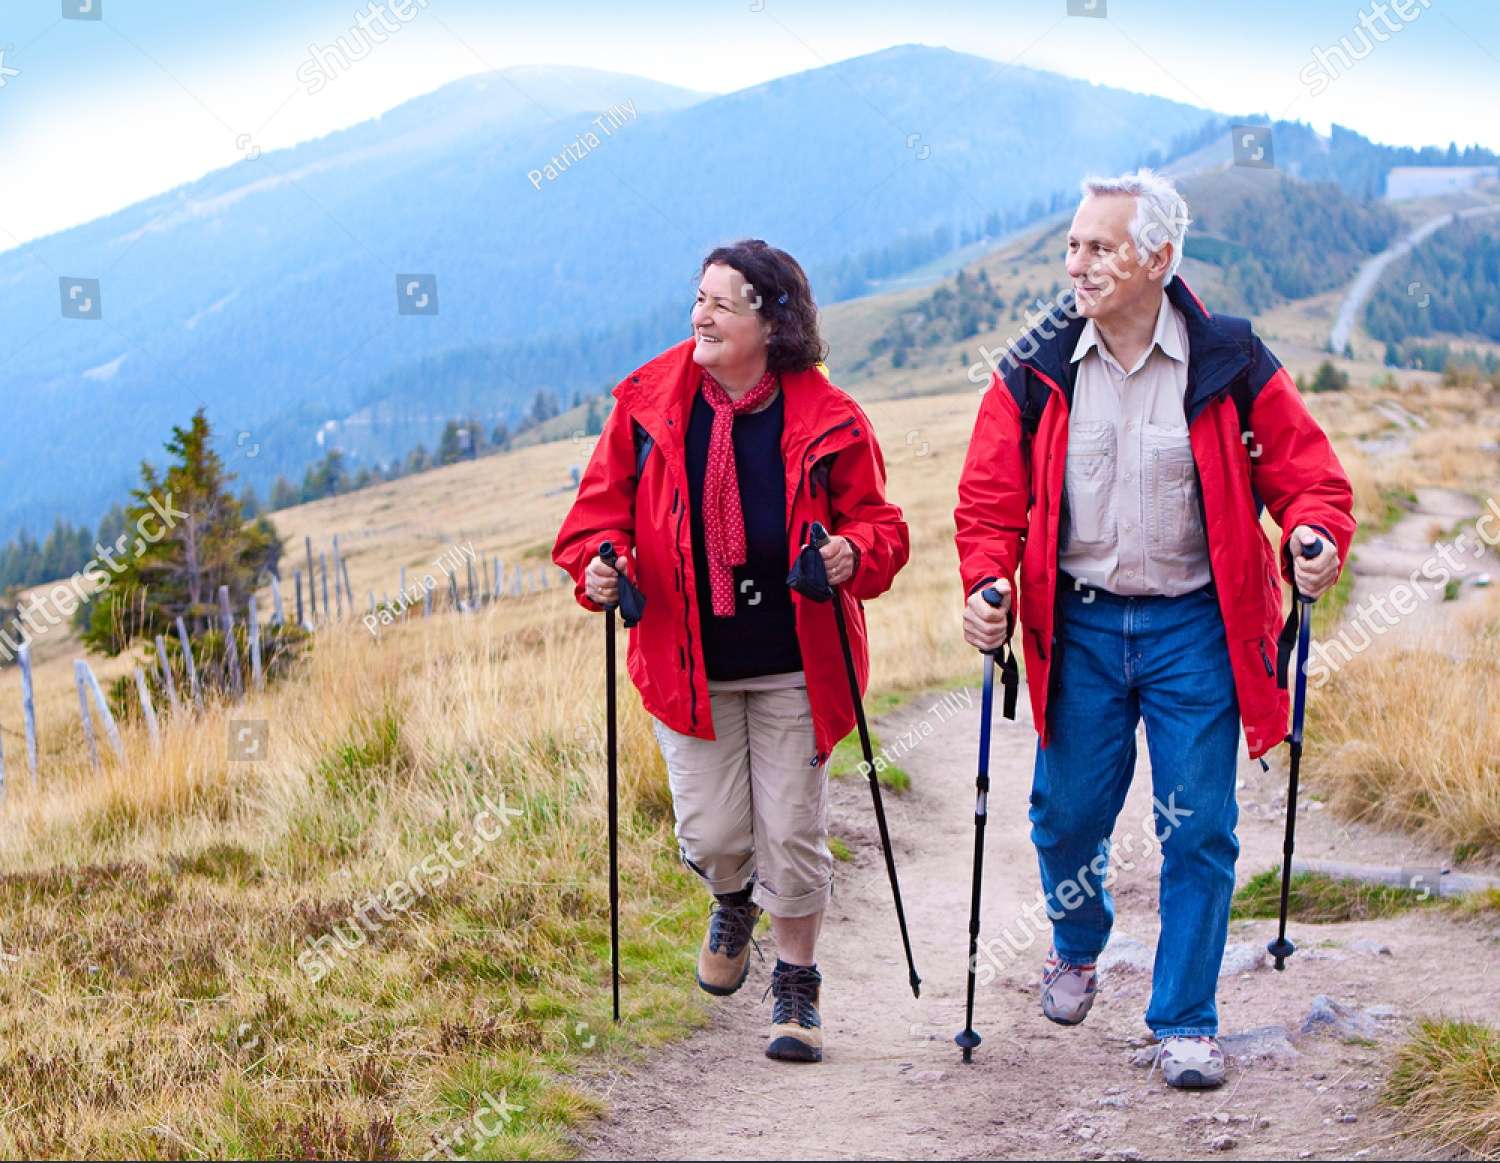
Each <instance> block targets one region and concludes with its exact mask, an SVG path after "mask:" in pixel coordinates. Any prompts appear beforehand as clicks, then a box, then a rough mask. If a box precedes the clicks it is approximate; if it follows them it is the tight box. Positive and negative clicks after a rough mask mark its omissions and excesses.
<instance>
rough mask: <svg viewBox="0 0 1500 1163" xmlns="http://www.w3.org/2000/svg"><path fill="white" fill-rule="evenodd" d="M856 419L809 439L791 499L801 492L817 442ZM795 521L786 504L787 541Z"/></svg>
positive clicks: (790, 507) (790, 536) (803, 452)
mask: <svg viewBox="0 0 1500 1163" xmlns="http://www.w3.org/2000/svg"><path fill="white" fill-rule="evenodd" d="M857 419H858V417H857V416H850V417H849V419H847V420H845V421H844V422H843V423H842V424H835V425H834V426H833V427H832V428H830V429H829V430H828V431H827V432H824V433H823V434H822V435H821V436H816V437H814V438H813V439H812V440H811V441H809V442H808V444H807V447H806V448H805V449H803V451H802V454H801V456H800V457H799V461H800V464H799V467H798V469H797V488H796V491H795V492H793V493H792V500H793V501H796V499H797V498H798V497H799V496H800V495H801V493H802V485H803V482H804V481H806V480H807V466H808V465H809V464H811V463H813V461H814V460H815V459H816V458H815V457H814V456H813V454H812V451H813V449H814V448H816V447H817V446H818V445H819V444H821V443H823V441H825V440H827V439H828V438H829V437H830V436H832V435H833V434H834V433H835V432H839V431H841V430H843V429H845V428H848V427H849V426H850V425H851V424H853V423H854V422H855V421H856V420H857ZM795 523H796V519H795V518H794V517H793V516H792V506H791V505H788V506H787V514H786V536H787V540H788V541H790V540H791V538H792V526H793V525H794V524H795ZM829 532H830V533H832V532H833V530H832V529H830V530H829ZM798 544H799V545H800V544H801V542H798Z"/></svg>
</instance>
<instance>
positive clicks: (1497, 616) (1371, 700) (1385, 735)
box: [1304, 595, 1500, 856]
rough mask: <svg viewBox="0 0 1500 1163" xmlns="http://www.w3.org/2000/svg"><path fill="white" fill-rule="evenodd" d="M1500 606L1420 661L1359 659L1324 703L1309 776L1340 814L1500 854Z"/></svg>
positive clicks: (1412, 653) (1394, 654)
mask: <svg viewBox="0 0 1500 1163" xmlns="http://www.w3.org/2000/svg"><path fill="white" fill-rule="evenodd" d="M1497 647H1500V595H1496V597H1495V598H1493V599H1492V600H1491V601H1490V603H1489V605H1488V609H1487V610H1485V611H1483V612H1482V613H1480V614H1479V615H1477V616H1476V617H1474V618H1473V619H1471V620H1466V623H1465V624H1460V625H1458V626H1455V627H1454V628H1453V630H1452V632H1451V635H1450V637H1449V640H1447V641H1436V642H1432V643H1430V644H1428V645H1427V646H1426V647H1425V648H1423V649H1420V650H1419V649H1402V650H1399V651H1393V650H1389V649H1387V650H1381V649H1378V648H1377V649H1375V650H1372V651H1369V652H1367V653H1365V654H1362V655H1359V656H1356V657H1355V658H1353V659H1352V660H1351V661H1349V662H1348V663H1347V664H1346V665H1344V666H1343V667H1342V668H1341V669H1339V670H1338V671H1336V672H1335V673H1334V674H1333V677H1332V678H1331V679H1330V681H1329V682H1328V684H1327V686H1325V687H1324V688H1322V689H1321V690H1319V691H1318V693H1317V700H1318V713H1317V715H1316V716H1315V717H1314V718H1313V719H1311V720H1310V721H1309V734H1310V741H1309V744H1308V752H1307V758H1306V760H1305V761H1304V763H1305V765H1306V766H1305V770H1306V771H1307V772H1308V774H1309V775H1310V777H1311V778H1312V779H1314V780H1315V781H1316V782H1317V785H1318V786H1319V787H1321V788H1323V789H1324V790H1325V791H1326V792H1327V793H1328V794H1329V797H1330V802H1331V804H1332V806H1333V807H1334V809H1335V810H1336V811H1338V812H1340V813H1341V814H1343V815H1346V816H1348V817H1350V818H1354V819H1362V820H1368V821H1370V822H1373V823H1377V824H1381V825H1384V826H1386V827H1393V828H1399V829H1402V830H1405V831H1409V832H1413V833H1417V834H1419V835H1422V836H1425V837H1427V838H1428V839H1430V840H1432V841H1434V842H1435V843H1438V844H1440V845H1444V846H1446V847H1449V848H1451V849H1453V850H1454V851H1456V852H1457V853H1459V854H1460V856H1465V855H1476V854H1479V853H1481V852H1490V853H1493V852H1495V851H1497V850H1500V715H1497V714H1496V709H1497V708H1500V649H1497Z"/></svg>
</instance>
